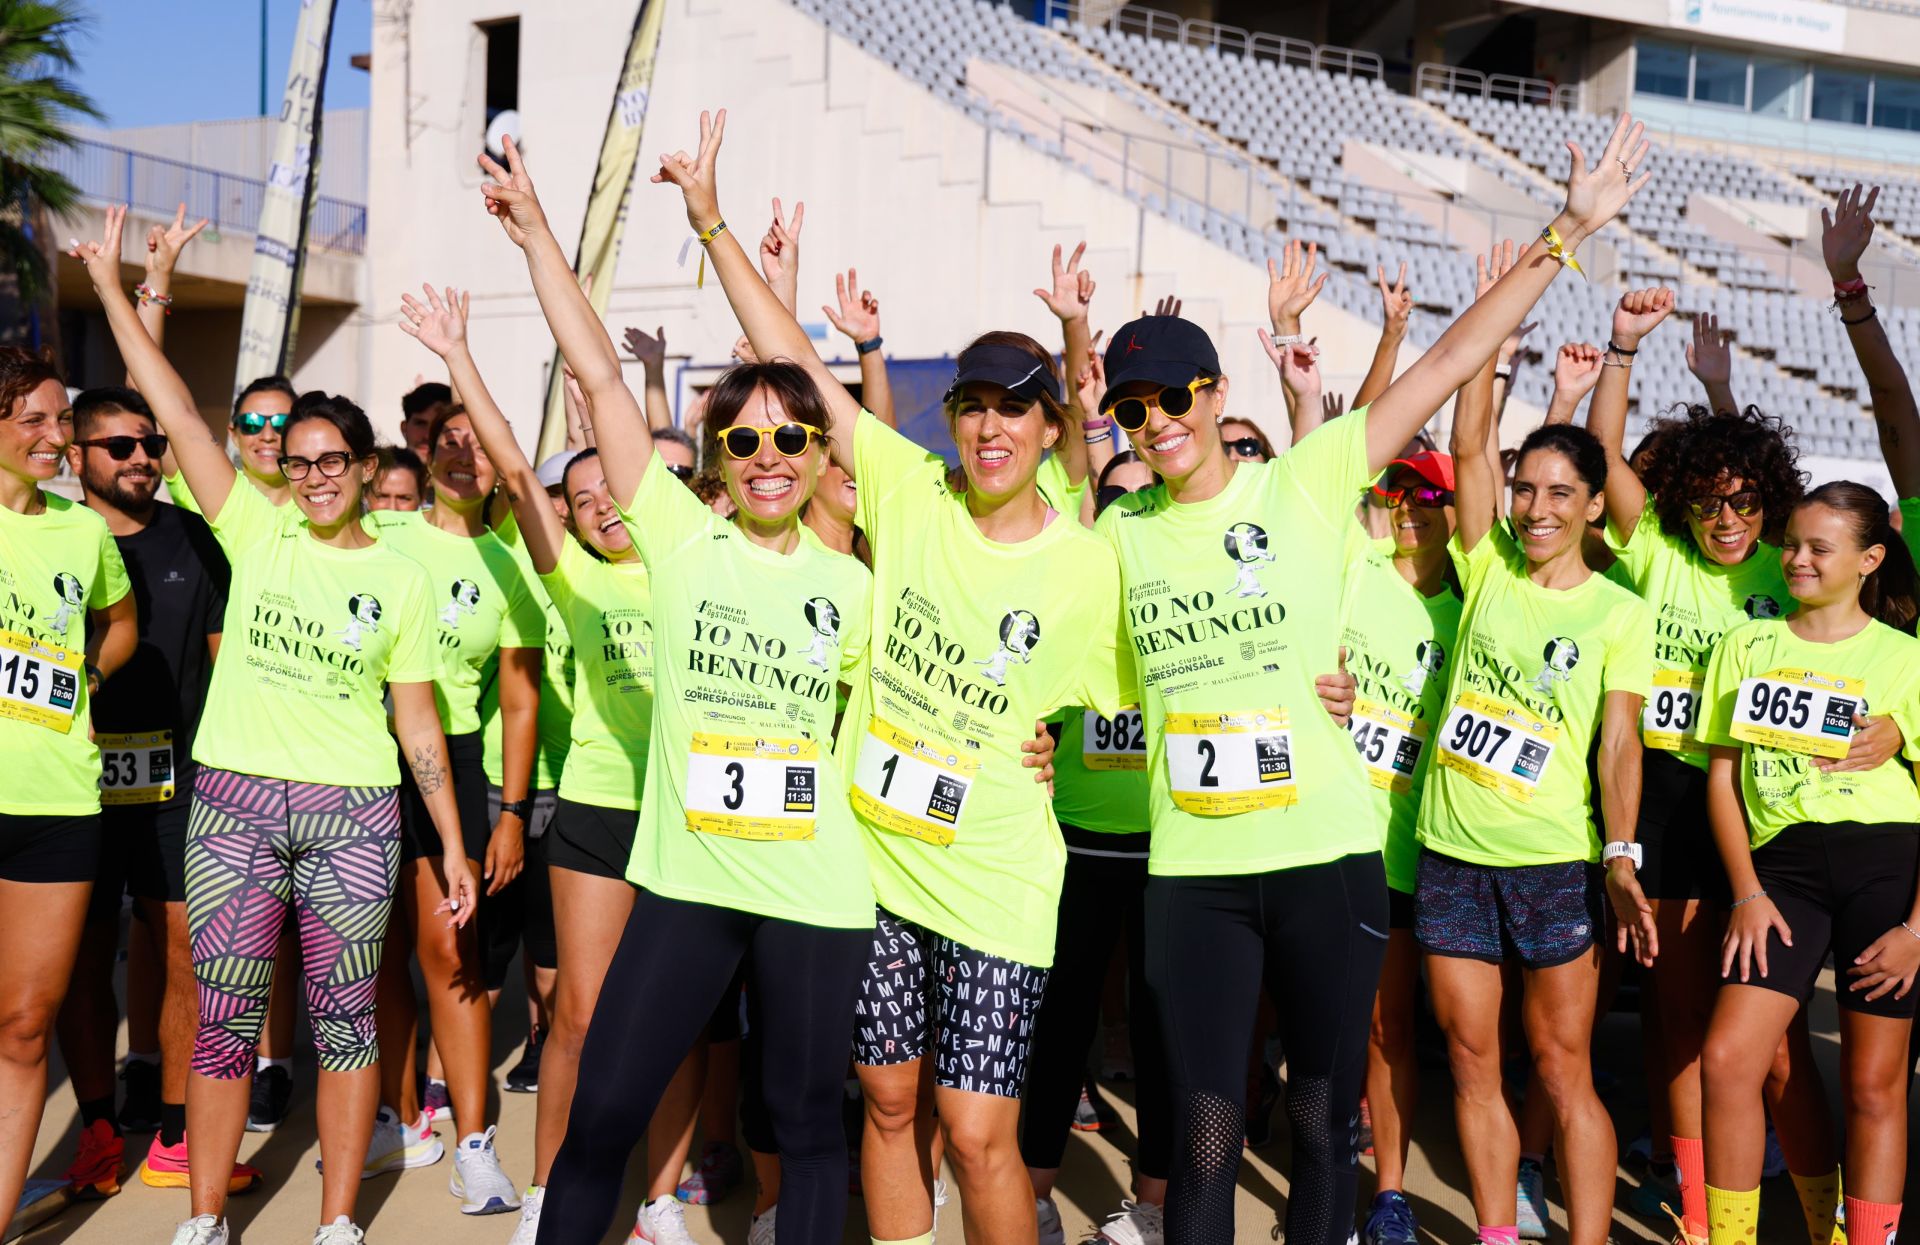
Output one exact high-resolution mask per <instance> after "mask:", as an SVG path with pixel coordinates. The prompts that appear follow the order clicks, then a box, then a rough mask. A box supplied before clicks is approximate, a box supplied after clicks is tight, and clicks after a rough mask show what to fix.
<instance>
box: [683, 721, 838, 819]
mask: <svg viewBox="0 0 1920 1245" xmlns="http://www.w3.org/2000/svg"><path fill="white" fill-rule="evenodd" d="M819 779H820V745H819V744H818V743H817V742H815V741H814V740H811V739H775V738H772V737H770V736H765V735H710V734H708V733H706V732H705V731H695V732H694V734H693V743H692V746H691V747H690V748H689V750H688V752H687V829H689V830H696V831H698V832H700V833H701V834H717V835H721V836H723V837H725V838H730V839H756V840H760V841H770V840H778V839H810V838H812V837H813V819H814V810H815V808H816V807H817V806H818V801H819Z"/></svg>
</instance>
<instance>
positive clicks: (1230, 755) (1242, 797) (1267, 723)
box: [1166, 709, 1300, 817]
mask: <svg viewBox="0 0 1920 1245" xmlns="http://www.w3.org/2000/svg"><path fill="white" fill-rule="evenodd" d="M1166 745H1167V786H1168V788H1169V789H1170V792H1171V794H1172V796H1173V803H1174V806H1175V807H1176V808H1179V809H1180V810H1182V811H1183V812H1188V813H1193V814H1195V815H1196V816H1200V817H1225V816H1230V815H1232V814H1234V813H1249V812H1253V811H1255V810H1258V809H1265V808H1286V807H1288V806H1289V805H1291V804H1294V803H1296V802H1298V800H1299V799H1300V788H1299V786H1298V785H1297V784H1296V783H1295V780H1294V778H1295V776H1294V771H1293V732H1292V731H1291V730H1290V729H1289V728H1288V724H1287V711H1286V710H1285V709H1250V710H1246V711H1244V712H1240V713H1169V714H1168V715H1167V724H1166Z"/></svg>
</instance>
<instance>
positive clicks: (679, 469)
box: [667, 463, 693, 480]
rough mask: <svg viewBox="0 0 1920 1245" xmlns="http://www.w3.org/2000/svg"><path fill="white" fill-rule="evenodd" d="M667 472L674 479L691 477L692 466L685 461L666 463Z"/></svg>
mask: <svg viewBox="0 0 1920 1245" xmlns="http://www.w3.org/2000/svg"><path fill="white" fill-rule="evenodd" d="M667 473H668V474H669V475H671V476H672V477H673V478H674V479H676V480H691V479H693V468H691V467H689V466H687V465H686V464H685V463H668V464H667Z"/></svg>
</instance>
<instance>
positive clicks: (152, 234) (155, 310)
mask: <svg viewBox="0 0 1920 1245" xmlns="http://www.w3.org/2000/svg"><path fill="white" fill-rule="evenodd" d="M206 227H207V222H206V221H205V220H204V219H203V220H201V221H200V222H199V223H198V224H195V225H188V224H187V205H186V204H184V203H182V204H181V205H180V207H179V209H178V210H177V211H175V212H174V214H173V224H172V225H170V226H162V225H155V226H153V227H152V228H150V229H148V230H147V276H146V280H144V281H142V282H141V283H140V284H141V285H143V286H145V287H146V295H145V296H144V297H142V298H141V299H140V323H142V324H144V325H146V326H147V336H148V337H151V338H153V344H154V345H156V346H159V347H160V348H162V349H165V348H166V344H167V316H168V315H170V314H171V313H172V311H173V266H174V265H175V264H177V263H178V262H179V261H180V252H181V251H183V250H185V249H186V247H187V243H189V242H191V241H193V240H194V239H195V238H197V237H199V236H200V231H201V230H202V229H205V228H206ZM127 379H128V381H129V382H131V381H132V379H133V378H132V377H128V378H127Z"/></svg>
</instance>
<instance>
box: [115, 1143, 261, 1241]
mask: <svg viewBox="0 0 1920 1245" xmlns="http://www.w3.org/2000/svg"><path fill="white" fill-rule="evenodd" d="M187 1141H188V1137H187V1135H186V1134H185V1133H181V1134H180V1144H179V1145H177V1146H163V1145H161V1144H160V1134H159V1133H155V1134H154V1135H153V1142H152V1144H150V1145H148V1146H147V1157H146V1159H145V1161H143V1162H142V1163H141V1164H140V1183H141V1184H144V1185H148V1186H151V1187H152V1188H155V1189H187V1188H191V1187H192V1184H193V1182H192V1181H191V1180H190V1179H188V1177H187ZM262 1179H263V1177H262V1176H261V1175H260V1169H259V1168H257V1167H249V1166H247V1165H246V1164H245V1163H235V1164H234V1165H233V1175H231V1176H229V1177H228V1178H227V1193H228V1194H229V1195H232V1194H236V1193H246V1192H248V1191H250V1190H253V1189H257V1188H259V1187H260V1181H261V1180H262ZM203 1218H204V1216H203ZM188 1222H189V1223H191V1222H194V1221H193V1220H189V1221H188ZM184 1226H185V1225H184V1224H183V1225H182V1227H184ZM219 1239H220V1240H222V1241H224V1240H226V1239H227V1225H226V1224H224V1223H222V1224H221V1225H220V1237H219Z"/></svg>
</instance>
